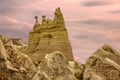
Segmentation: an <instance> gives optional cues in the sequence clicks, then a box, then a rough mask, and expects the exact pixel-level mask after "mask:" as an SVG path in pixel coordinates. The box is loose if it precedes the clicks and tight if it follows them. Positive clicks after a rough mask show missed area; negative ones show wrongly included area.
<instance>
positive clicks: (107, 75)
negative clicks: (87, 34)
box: [84, 44, 120, 80]
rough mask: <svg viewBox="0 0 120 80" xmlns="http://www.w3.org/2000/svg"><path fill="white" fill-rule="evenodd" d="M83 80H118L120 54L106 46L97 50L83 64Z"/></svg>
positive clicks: (119, 74) (119, 75)
mask: <svg viewBox="0 0 120 80" xmlns="http://www.w3.org/2000/svg"><path fill="white" fill-rule="evenodd" d="M84 80H120V54H119V53H118V52H117V51H116V50H114V49H113V48H112V47H110V46H109V45H106V44H105V45H104V46H102V47H101V48H99V49H98V50H97V51H96V52H95V53H93V55H92V56H91V57H90V58H89V59H88V60H87V62H86V64H85V72H84Z"/></svg>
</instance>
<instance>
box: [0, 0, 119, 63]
mask: <svg viewBox="0 0 120 80" xmlns="http://www.w3.org/2000/svg"><path fill="white" fill-rule="evenodd" d="M57 7H60V8H61V10H62V13H63V15H64V19H65V24H66V28H67V31H68V34H69V39H70V42H71V46H72V50H73V55H74V58H75V60H76V61H79V62H81V63H85V61H86V60H87V59H88V57H90V55H91V54H92V53H94V52H95V51H96V50H97V49H98V48H99V47H101V46H102V45H104V44H109V45H110V46H112V47H113V48H114V49H116V50H117V51H119V52H120V45H119V43H120V0H54V1H53V0H0V34H2V35H5V36H8V37H13V38H22V39H23V40H24V41H28V34H29V32H30V31H32V28H33V25H34V23H35V20H34V16H36V15H37V16H39V21H41V16H42V15H46V17H47V18H50V19H53V16H54V10H55V9H56V8H57Z"/></svg>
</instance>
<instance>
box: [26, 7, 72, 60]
mask: <svg viewBox="0 0 120 80" xmlns="http://www.w3.org/2000/svg"><path fill="white" fill-rule="evenodd" d="M35 19H36V22H35V25H34V28H33V31H32V32H30V34H29V42H28V50H29V52H30V53H33V54H31V55H32V57H34V58H36V59H38V60H41V59H42V58H43V57H44V56H45V55H46V54H48V53H52V52H54V51H60V52H62V53H64V55H65V57H66V58H67V59H68V60H73V55H72V49H71V46H70V42H69V39H68V33H67V30H66V28H65V23H64V19H63V15H62V13H61V11H60V8H57V9H56V10H55V13H54V20H50V19H45V16H42V23H41V24H40V23H39V22H38V17H37V16H36V17H35Z"/></svg>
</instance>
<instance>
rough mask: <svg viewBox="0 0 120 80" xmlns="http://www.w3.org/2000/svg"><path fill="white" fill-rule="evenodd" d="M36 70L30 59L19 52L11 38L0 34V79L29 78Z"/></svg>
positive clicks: (26, 79)
mask: <svg viewBox="0 0 120 80" xmlns="http://www.w3.org/2000/svg"><path fill="white" fill-rule="evenodd" d="M36 71H37V69H36V67H35V65H34V64H33V62H32V61H31V59H30V58H29V57H28V56H27V55H24V54H22V53H20V52H19V51H18V50H17V49H16V48H15V47H14V45H13V43H12V41H11V39H9V38H7V37H4V36H0V80H30V79H31V78H32V77H33V76H34V74H35V73H36Z"/></svg>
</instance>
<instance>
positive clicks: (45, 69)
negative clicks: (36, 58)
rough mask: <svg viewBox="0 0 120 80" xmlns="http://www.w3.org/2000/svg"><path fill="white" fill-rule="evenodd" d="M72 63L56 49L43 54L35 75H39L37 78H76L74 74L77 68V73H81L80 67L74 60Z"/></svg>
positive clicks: (63, 79)
mask: <svg viewBox="0 0 120 80" xmlns="http://www.w3.org/2000/svg"><path fill="white" fill-rule="evenodd" d="M72 63H73V64H72V65H71V64H70V63H69V62H68V60H67V59H66V58H65V56H64V55H63V54H62V53H61V52H59V51H56V52H54V53H52V54H48V55H46V56H45V58H44V60H43V61H41V63H40V65H39V70H38V73H37V74H36V75H38V76H39V80H77V79H76V77H75V74H76V73H78V69H79V73H82V70H81V71H80V69H82V68H80V66H78V65H75V64H76V63H75V62H72ZM74 63H75V64H74ZM36 78H37V77H34V78H33V79H36Z"/></svg>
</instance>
